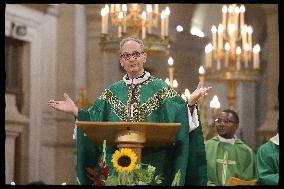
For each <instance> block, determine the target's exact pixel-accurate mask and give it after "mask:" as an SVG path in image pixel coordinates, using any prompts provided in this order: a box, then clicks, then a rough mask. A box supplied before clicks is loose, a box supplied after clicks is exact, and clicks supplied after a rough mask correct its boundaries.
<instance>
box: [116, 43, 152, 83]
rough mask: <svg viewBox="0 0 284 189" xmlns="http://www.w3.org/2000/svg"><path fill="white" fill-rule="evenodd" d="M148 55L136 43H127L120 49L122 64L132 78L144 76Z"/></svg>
mask: <svg viewBox="0 0 284 189" xmlns="http://www.w3.org/2000/svg"><path fill="white" fill-rule="evenodd" d="M146 58H147V55H146V53H145V52H143V51H142V50H141V47H140V45H139V43H137V42H136V41H127V42H126V43H125V44H124V45H123V46H122V48H121V49H120V64H121V66H122V67H123V68H124V70H125V71H126V72H127V74H128V76H129V77H131V78H136V77H139V76H141V75H142V74H143V71H144V63H145V62H146Z"/></svg>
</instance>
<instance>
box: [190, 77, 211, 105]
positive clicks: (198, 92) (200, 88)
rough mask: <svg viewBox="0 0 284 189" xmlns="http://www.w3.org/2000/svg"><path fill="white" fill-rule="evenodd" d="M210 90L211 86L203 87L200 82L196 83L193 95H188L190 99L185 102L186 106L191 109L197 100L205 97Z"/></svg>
mask: <svg viewBox="0 0 284 189" xmlns="http://www.w3.org/2000/svg"><path fill="white" fill-rule="evenodd" d="M210 89H212V87H211V86H209V87H203V86H202V84H201V82H199V83H198V86H197V88H196V89H195V90H194V91H193V93H192V94H191V95H190V97H189V98H188V100H187V104H188V105H189V106H190V107H191V106H193V105H194V104H196V103H197V102H198V100H199V99H200V98H201V97H202V96H204V95H207V93H208V91H209V90H210Z"/></svg>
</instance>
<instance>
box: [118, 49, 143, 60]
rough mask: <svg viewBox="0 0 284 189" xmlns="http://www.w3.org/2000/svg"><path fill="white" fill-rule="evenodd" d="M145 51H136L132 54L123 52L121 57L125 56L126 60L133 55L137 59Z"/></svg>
mask: <svg viewBox="0 0 284 189" xmlns="http://www.w3.org/2000/svg"><path fill="white" fill-rule="evenodd" d="M143 53H144V52H138V51H134V52H133V53H132V54H130V53H123V54H121V55H120V58H124V60H129V59H130V58H131V56H132V57H133V58H134V59H137V58H139V57H140V56H141V54H143Z"/></svg>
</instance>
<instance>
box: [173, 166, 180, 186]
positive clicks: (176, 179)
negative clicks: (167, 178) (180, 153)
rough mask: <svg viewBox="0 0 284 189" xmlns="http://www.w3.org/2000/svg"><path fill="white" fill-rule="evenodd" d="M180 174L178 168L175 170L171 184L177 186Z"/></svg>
mask: <svg viewBox="0 0 284 189" xmlns="http://www.w3.org/2000/svg"><path fill="white" fill-rule="evenodd" d="M180 175H181V173H180V169H179V170H178V172H176V174H175V178H174V180H173V182H172V186H178V185H179V182H180Z"/></svg>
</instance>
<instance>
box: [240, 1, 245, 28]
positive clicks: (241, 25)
mask: <svg viewBox="0 0 284 189" xmlns="http://www.w3.org/2000/svg"><path fill="white" fill-rule="evenodd" d="M245 11H246V8H245V6H244V5H241V7H240V28H241V29H242V28H243V26H244V23H245V22H244V14H245Z"/></svg>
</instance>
